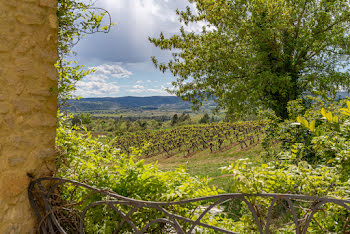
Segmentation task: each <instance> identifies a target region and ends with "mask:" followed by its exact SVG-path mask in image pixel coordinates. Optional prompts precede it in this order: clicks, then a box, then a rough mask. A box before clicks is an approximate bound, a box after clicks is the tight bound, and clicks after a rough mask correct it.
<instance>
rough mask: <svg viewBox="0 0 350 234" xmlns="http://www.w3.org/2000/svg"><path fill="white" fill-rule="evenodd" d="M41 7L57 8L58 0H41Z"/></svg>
mask: <svg viewBox="0 0 350 234" xmlns="http://www.w3.org/2000/svg"><path fill="white" fill-rule="evenodd" d="M40 6H44V7H51V8H56V7H57V0H40Z"/></svg>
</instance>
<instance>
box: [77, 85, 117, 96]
mask: <svg viewBox="0 0 350 234" xmlns="http://www.w3.org/2000/svg"><path fill="white" fill-rule="evenodd" d="M119 92H120V87H119V86H118V85H117V84H116V83H107V82H106V81H88V82H82V81H81V82H78V83H77V92H76V94H77V95H79V96H83V97H110V96H116V95H118V94H119Z"/></svg>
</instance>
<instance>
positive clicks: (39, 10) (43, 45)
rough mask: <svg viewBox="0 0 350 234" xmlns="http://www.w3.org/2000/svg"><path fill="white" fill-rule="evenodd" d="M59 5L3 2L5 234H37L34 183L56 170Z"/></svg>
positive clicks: (1, 191) (1, 227)
mask: <svg viewBox="0 0 350 234" xmlns="http://www.w3.org/2000/svg"><path fill="white" fill-rule="evenodd" d="M56 8H57V0H0V22H1V23H0V61H1V66H0V234H3V233H4V234H22V233H23V234H28V233H36V224H37V223H36V220H35V216H34V214H33V211H32V208H31V207H30V204H29V201H28V195H27V188H28V185H29V182H30V178H29V177H28V176H27V173H31V174H33V175H34V176H35V177H41V176H51V175H52V174H53V173H54V170H55V136H56V122H57V119H56V114H57V94H55V93H53V92H50V90H51V89H52V88H53V87H57V71H56V70H55V67H54V63H55V62H56V61H55V60H56V59H57V58H58V57H57V40H58V39H57V35H58V32H57V30H58V28H57V19H56V17H55V16H56Z"/></svg>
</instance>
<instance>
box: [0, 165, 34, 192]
mask: <svg viewBox="0 0 350 234" xmlns="http://www.w3.org/2000/svg"><path fill="white" fill-rule="evenodd" d="M28 185H29V178H28V177H27V175H26V174H25V172H23V171H22V172H19V171H10V172H4V173H3V174H2V175H1V178H0V188H1V190H0V196H2V197H5V198H13V197H15V196H17V195H19V194H21V193H22V192H24V191H26V189H27V187H28Z"/></svg>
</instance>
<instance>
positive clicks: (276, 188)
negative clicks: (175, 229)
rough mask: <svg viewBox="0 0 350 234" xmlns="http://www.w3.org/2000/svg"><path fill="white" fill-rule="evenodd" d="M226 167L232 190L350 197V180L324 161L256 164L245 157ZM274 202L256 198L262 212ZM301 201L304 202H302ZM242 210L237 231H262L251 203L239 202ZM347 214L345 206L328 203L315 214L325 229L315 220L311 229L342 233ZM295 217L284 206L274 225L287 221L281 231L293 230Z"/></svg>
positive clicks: (314, 231)
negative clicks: (252, 215)
mask: <svg viewBox="0 0 350 234" xmlns="http://www.w3.org/2000/svg"><path fill="white" fill-rule="evenodd" d="M223 171H224V172H226V173H231V174H233V180H232V184H231V190H230V192H233V193H252V194H255V193H290V194H302V195H310V196H320V197H326V196H328V197H335V198H340V199H349V198H350V190H349V189H350V182H349V181H346V182H342V181H341V177H342V176H341V174H339V173H338V171H337V169H336V168H333V167H327V166H324V165H319V166H316V167H315V166H311V165H310V164H308V163H306V162H300V163H298V164H296V165H295V164H289V163H287V162H271V163H267V164H261V165H260V166H252V163H251V162H250V161H248V160H247V159H243V160H238V161H236V162H235V163H233V164H231V165H230V166H228V167H225V168H223ZM270 202H271V200H268V199H262V198H261V199H258V200H257V201H256V203H258V204H259V211H260V212H259V213H260V214H262V215H263V214H264V215H266V213H267V210H268V207H269V205H270ZM299 205H301V206H302V204H299ZM238 211H239V212H238V213H239V214H240V218H239V219H238V220H237V221H236V222H235V223H234V224H233V225H234V226H236V227H240V228H241V229H237V230H236V231H239V232H240V233H247V232H249V231H251V232H258V230H257V228H256V225H255V221H254V220H253V219H252V217H251V214H250V212H249V210H248V207H247V206H246V205H245V204H241V205H240V206H238ZM297 211H298V215H299V216H304V215H305V214H306V213H305V212H306V211H307V209H306V210H303V209H301V210H299V209H298V210H297ZM236 212H237V211H236ZM327 214H328V215H327ZM330 214H331V215H330ZM347 215H349V213H348V212H346V211H345V210H344V209H341V207H338V206H336V205H327V206H326V207H323V211H322V212H319V213H318V214H317V215H316V216H315V218H316V220H317V221H318V222H319V224H320V225H321V227H323V229H322V228H320V226H318V225H317V224H315V223H313V224H312V225H311V227H310V228H309V230H308V231H309V232H310V233H323V231H322V230H332V231H333V232H335V233H341V231H342V229H343V227H344V225H345V223H346V217H347ZM291 220H292V215H291V214H286V213H285V212H283V209H282V212H281V213H279V215H278V216H277V217H275V220H272V227H275V228H278V227H282V226H283V225H286V226H287V228H286V229H280V230H279V232H278V233H293V231H292V230H293V225H291V223H290V221H291ZM294 228H295V227H294ZM277 230H278V229H275V231H277Z"/></svg>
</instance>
